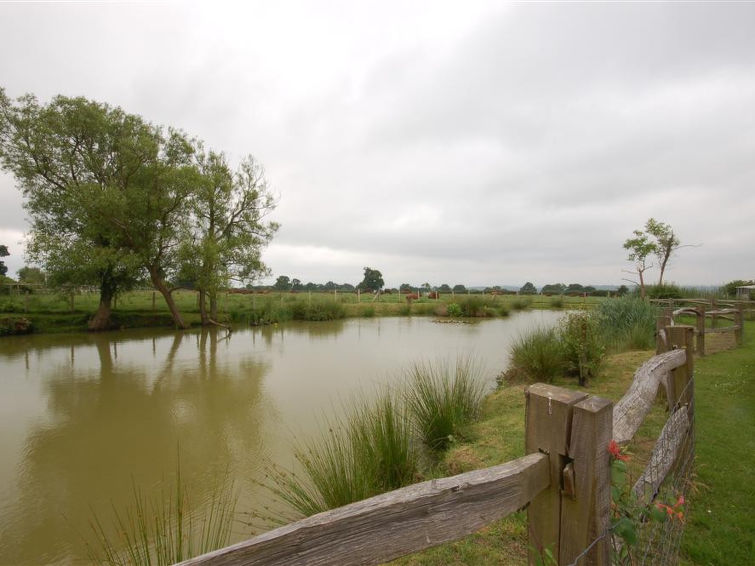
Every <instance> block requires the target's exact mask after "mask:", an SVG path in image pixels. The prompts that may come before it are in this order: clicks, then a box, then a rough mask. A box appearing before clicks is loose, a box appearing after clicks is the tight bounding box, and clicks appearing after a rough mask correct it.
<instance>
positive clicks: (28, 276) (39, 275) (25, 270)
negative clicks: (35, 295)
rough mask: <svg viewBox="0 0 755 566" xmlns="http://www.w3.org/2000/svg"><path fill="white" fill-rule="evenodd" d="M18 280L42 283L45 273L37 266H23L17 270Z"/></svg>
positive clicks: (43, 282)
mask: <svg viewBox="0 0 755 566" xmlns="http://www.w3.org/2000/svg"><path fill="white" fill-rule="evenodd" d="M18 282H19V283H26V284H27V285H44V284H45V274H44V272H43V271H42V270H41V269H40V268H38V267H29V266H26V265H25V266H24V267H22V268H21V269H19V270H18Z"/></svg>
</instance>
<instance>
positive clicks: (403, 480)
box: [268, 391, 418, 516]
mask: <svg viewBox="0 0 755 566" xmlns="http://www.w3.org/2000/svg"><path fill="white" fill-rule="evenodd" d="M328 430H329V432H328V434H327V436H325V437H324V438H321V439H319V440H310V441H309V442H307V443H305V444H303V445H301V446H299V447H298V448H297V449H296V451H295V457H296V460H297V461H298V462H299V464H300V465H301V467H302V469H303V472H304V475H303V476H300V475H297V474H295V473H293V472H291V471H288V470H281V469H277V470H272V480H273V484H272V485H268V488H269V489H270V490H271V491H272V492H273V493H274V494H275V495H277V496H278V497H280V498H281V499H283V500H284V501H285V502H287V503H288V504H289V505H290V506H291V507H293V509H295V510H296V511H298V512H299V513H301V514H303V515H305V516H310V515H313V514H315V513H320V512H321V511H325V510H327V509H333V508H335V507H340V506H342V505H346V504H348V503H352V502H354V501H359V500H361V499H365V498H367V497H371V496H373V495H376V494H378V493H382V492H385V491H390V490H392V489H397V488H399V487H402V486H404V485H407V484H409V483H411V481H412V479H413V477H414V475H415V473H416V471H417V465H418V455H417V452H416V450H415V448H414V445H413V443H412V437H411V425H410V420H409V418H408V415H407V413H406V409H405V407H404V406H403V405H402V404H401V402H400V399H398V397H397V396H396V394H394V393H391V392H390V391H384V392H383V393H381V395H380V396H379V397H378V399H377V400H376V401H375V402H374V403H372V404H366V403H365V404H357V405H354V406H352V407H351V408H350V409H349V411H348V412H347V414H346V416H344V417H342V418H340V419H337V420H336V421H332V422H329V423H328Z"/></svg>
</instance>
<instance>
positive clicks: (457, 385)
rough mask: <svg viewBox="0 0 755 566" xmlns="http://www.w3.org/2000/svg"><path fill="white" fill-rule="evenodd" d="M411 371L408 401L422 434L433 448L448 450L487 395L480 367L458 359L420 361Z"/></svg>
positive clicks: (467, 359) (477, 411)
mask: <svg viewBox="0 0 755 566" xmlns="http://www.w3.org/2000/svg"><path fill="white" fill-rule="evenodd" d="M409 373H410V375H409V383H408V385H407V390H406V403H407V405H408V407H409V412H410V413H411V416H412V420H413V421H414V425H415V427H416V429H417V432H418V434H419V437H420V438H421V439H422V442H424V443H425V444H426V445H427V446H428V447H429V448H431V449H432V450H445V449H446V448H447V447H448V446H449V445H450V444H452V443H453V442H455V441H456V440H457V439H459V438H461V437H462V436H463V434H464V428H465V427H467V426H468V425H469V424H470V423H471V422H472V421H473V420H474V419H475V418H476V417H477V415H478V413H479V410H480V404H481V402H482V398H483V395H484V385H483V381H482V380H481V379H480V370H479V366H478V365H477V364H475V363H474V361H473V360H471V359H470V358H466V359H463V358H459V359H457V360H456V362H455V363H453V364H452V363H450V362H447V361H446V362H435V363H432V362H423V363H417V364H415V365H414V366H413V367H412V368H411V370H410V372H409Z"/></svg>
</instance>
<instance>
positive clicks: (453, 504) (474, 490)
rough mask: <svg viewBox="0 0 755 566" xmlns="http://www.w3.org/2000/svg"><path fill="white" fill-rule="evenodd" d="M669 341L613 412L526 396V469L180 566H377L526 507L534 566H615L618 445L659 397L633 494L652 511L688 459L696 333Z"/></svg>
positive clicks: (343, 515)
mask: <svg viewBox="0 0 755 566" xmlns="http://www.w3.org/2000/svg"><path fill="white" fill-rule="evenodd" d="M664 330H665V333H666V336H667V344H668V346H667V348H668V351H664V352H661V353H660V354H658V355H656V356H655V357H653V358H652V359H650V360H649V361H647V362H646V363H645V364H643V365H642V367H640V368H639V369H638V370H637V372H636V374H635V376H634V380H633V382H632V384H631V386H630V388H629V390H628V391H627V393H626V394H625V395H624V397H623V398H622V399H621V400H620V401H619V402H618V403H617V404H616V406H615V407H614V406H613V404H612V403H611V402H610V401H608V400H606V399H602V398H599V397H593V396H590V395H588V394H587V393H585V392H583V391H575V390H570V389H564V388H560V387H555V386H552V385H546V384H535V385H532V386H530V387H529V388H528V389H527V391H526V393H525V394H526V398H527V401H526V416H525V422H526V428H525V435H526V439H525V445H526V452H527V455H526V456H524V457H522V458H518V459H516V460H513V461H510V462H507V463H505V464H501V465H498V466H494V467H491V468H486V469H483V470H476V471H472V472H467V473H464V474H459V475H456V476H453V477H447V478H442V479H436V480H430V481H426V482H423V483H419V484H415V485H411V486H408V487H405V488H402V489H398V490H395V491H391V492H388V493H384V494H382V495H378V496H375V497H372V498H370V499H366V500H364V501H359V502H357V503H353V504H350V505H346V506H344V507H340V508H338V509H334V510H331V511H327V512H324V513H320V514H317V515H313V516H311V517H308V518H306V519H303V520H301V521H297V522H295V523H291V524H289V525H286V526H284V527H280V528H277V529H274V530H272V531H269V532H267V533H263V534H261V535H259V536H256V537H254V538H252V539H249V540H246V541H243V542H240V543H238V544H235V545H232V546H229V547H226V548H222V549H220V550H216V551H214V552H210V553H208V554H204V555H202V556H198V557H196V558H193V559H190V560H187V561H184V562H182V563H181V565H183V566H189V565H202V566H221V565H241V564H254V565H258V566H262V565H273V564H280V565H282V564H287V565H297V564H302V565H303V564H317V565H327V564H333V565H335V564H338V565H343V566H349V565H357V564H360V565H362V564H380V563H383V562H386V561H389V560H391V559H394V558H397V557H399V556H403V555H406V554H411V553H413V552H418V551H420V550H423V549H426V548H429V547H432V546H436V545H439V544H442V543H445V542H449V541H453V540H456V539H459V538H461V537H464V536H466V535H468V534H470V533H473V532H475V531H477V530H479V529H480V528H482V527H483V526H485V525H487V524H490V523H491V522H493V521H496V520H498V519H500V518H502V517H505V516H506V515H509V514H511V513H513V512H515V511H517V510H519V509H523V508H525V507H526V508H527V511H528V533H529V541H530V548H531V551H530V557H529V562H530V564H533V563H535V561H536V560H537V559H538V557H539V555H540V554H539V553H542V551H543V549H546V548H548V549H550V550H551V552H552V553H553V555H554V556H555V557H556V559H557V561H558V564H562V565H566V564H576V563H577V561H581V562H580V563H582V564H597V565H608V564H610V562H611V536H610V535H611V533H610V521H611V515H610V514H611V473H610V454H609V452H608V446H609V443H610V441H611V439H615V440H616V441H617V442H620V443H626V442H628V441H629V440H630V439H631V438H632V437H633V436H634V434H635V432H636V431H637V429H638V428H639V427H640V425H641V423H642V422H643V420H644V418H645V416H646V415H647V413H648V412H649V411H650V408H651V407H652V405H653V403H654V401H655V398H656V395H657V392H658V389H659V387H660V386H661V385H663V386H664V388H665V390H666V397H667V399H668V404H669V407H670V409H671V411H670V412H671V415H670V417H669V419H668V421H667V423H666V425H665V426H664V428H663V430H662V432H661V434H660V436H659V439H658V442H657V443H656V446H655V449H654V451H653V453H652V455H651V457H650V463H649V465H648V467H647V468H646V470H645V471H644V472H643V474H642V475H641V476H640V478H639V480H638V481H637V483H636V484H635V486H634V487H633V490H634V492H635V494H637V496H638V497H640V498H641V499H642V500H644V501H646V502H648V503H649V502H651V501H652V500H653V498H654V497H655V494H656V493H657V492H658V490H659V487H660V485H661V483H662V482H663V481H664V478H665V477H666V476H667V475H668V474H669V472H670V471H671V470H672V469H673V468H674V465H675V462H676V461H677V457H678V455H679V454H680V453H681V452H682V450H683V449H684V448H685V447H686V448H687V449H688V450H689V449H692V448H693V444H692V442H690V440H689V439H690V438H691V437H690V434H691V431H692V422H693V411H692V407H693V404H692V391H693V388H692V387H691V381H690V380H691V378H692V371H693V355H692V347H691V345H692V336H693V332H694V328H693V327H691V326H673V327H671V326H669V327H668V328H665V329H664ZM688 453H689V452H688Z"/></svg>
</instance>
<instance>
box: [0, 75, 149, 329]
mask: <svg viewBox="0 0 755 566" xmlns="http://www.w3.org/2000/svg"><path fill="white" fill-rule="evenodd" d="M146 127H147V126H146V125H145V124H143V123H142V122H141V121H140V120H138V119H135V118H134V117H132V116H128V115H126V114H125V113H123V112H122V111H121V110H120V109H114V108H110V107H107V106H106V105H101V104H97V103H94V102H90V101H87V100H85V99H83V98H66V97H62V96H59V97H57V98H55V99H53V100H52V101H51V102H50V103H49V104H48V105H41V104H39V102H38V101H37V99H36V98H35V97H34V96H32V95H26V96H23V97H21V98H19V99H18V100H17V101H16V102H15V103H14V102H12V101H11V100H10V99H9V98H8V97H7V96H6V95H5V92H4V91H3V90H2V89H0V164H2V167H3V168H4V169H7V170H8V171H10V172H11V173H13V174H14V175H15V177H16V180H17V181H18V183H19V185H20V188H21V190H22V191H23V194H24V197H25V200H24V206H25V208H26V211H27V212H28V213H29V217H30V220H31V224H32V226H31V228H32V229H31V238H30V245H29V246H28V249H27V253H28V254H29V255H30V257H31V258H32V259H33V260H34V261H35V262H37V263H39V264H40V265H42V266H43V267H44V269H45V271H46V272H48V274H49V275H50V277H51V281H53V282H57V283H59V284H65V283H67V284H94V285H97V286H98V287H99V290H100V303H99V306H98V309H97V312H96V313H95V315H94V316H93V317H92V319H91V320H90V322H89V327H90V328H91V329H93V330H101V329H104V328H107V327H108V326H109V321H110V314H111V302H112V300H113V298H114V297H115V295H116V293H117V292H119V291H120V290H122V289H123V288H125V287H128V286H129V285H131V284H132V283H133V282H134V281H135V278H136V276H137V271H136V269H135V262H133V261H129V260H128V259H126V257H125V256H126V255H128V254H127V253H126V252H124V251H122V250H119V249H117V248H115V247H114V246H113V245H112V244H113V234H112V232H111V231H110V230H109V229H108V228H106V227H102V226H100V225H98V223H96V222H93V221H92V220H93V218H92V214H93V211H92V210H91V204H92V203H91V202H89V201H88V196H89V195H91V194H94V193H97V192H100V191H104V190H105V188H106V187H108V186H110V185H113V184H120V185H123V184H127V182H128V179H130V177H131V176H132V175H133V174H134V172H135V171H136V170H138V169H139V167H140V166H141V158H140V156H141V152H140V151H139V145H140V144H139V140H140V138H141V137H142V136H143V135H144V130H145V128H146Z"/></svg>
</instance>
